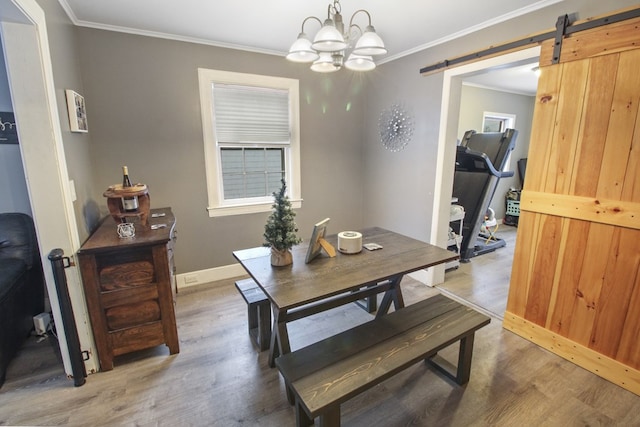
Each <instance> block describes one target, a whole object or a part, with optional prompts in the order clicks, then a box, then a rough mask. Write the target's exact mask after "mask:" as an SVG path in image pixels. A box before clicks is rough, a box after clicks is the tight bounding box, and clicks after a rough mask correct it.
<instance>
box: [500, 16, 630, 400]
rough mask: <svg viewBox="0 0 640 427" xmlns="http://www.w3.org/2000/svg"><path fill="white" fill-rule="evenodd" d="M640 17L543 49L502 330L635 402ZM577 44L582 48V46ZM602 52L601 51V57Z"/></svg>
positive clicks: (591, 31)
mask: <svg viewBox="0 0 640 427" xmlns="http://www.w3.org/2000/svg"><path fill="white" fill-rule="evenodd" d="M638 28H640V19H632V20H629V21H626V22H624V23H617V24H612V25H607V26H605V27H599V28H595V29H591V30H585V31H583V32H580V33H573V34H572V35H571V36H568V37H566V38H565V40H564V42H566V43H563V50H562V55H561V61H560V63H558V64H552V62H551V59H550V58H551V56H549V55H551V54H552V51H553V40H549V41H548V42H545V43H544V46H543V48H542V56H541V59H540V63H541V64H542V65H543V66H542V67H541V70H542V75H541V78H540V81H539V87H538V93H537V100H536V106H535V110H534V119H533V129H532V133H531V145H530V149H529V155H528V161H527V178H526V180H525V183H524V189H523V192H522V199H521V203H520V211H521V215H520V220H519V225H518V239H517V241H516V248H515V252H514V264H513V270H512V274H511V284H510V288H509V298H508V302H507V313H506V314H505V320H504V327H505V328H507V329H510V330H512V331H513V332H515V333H517V334H519V335H521V336H523V337H525V338H527V339H529V340H531V341H534V342H536V343H538V344H540V345H542V346H544V347H545V348H548V349H549V350H551V351H553V352H555V353H557V354H559V355H561V356H563V357H565V358H567V359H569V360H572V361H573V362H575V363H577V364H578V365H580V366H583V367H585V368H586V369H589V370H591V371H592V372H594V373H597V374H598V375H601V376H603V377H604V378H607V379H609V380H611V381H614V382H616V383H617V384H619V385H621V386H623V387H625V388H627V389H628V390H631V391H632V392H634V393H636V394H640V340H639V338H640V48H638V46H640V30H638ZM584 40H590V42H589V45H588V46H586V45H585V43H584ZM609 46H611V48H609Z"/></svg>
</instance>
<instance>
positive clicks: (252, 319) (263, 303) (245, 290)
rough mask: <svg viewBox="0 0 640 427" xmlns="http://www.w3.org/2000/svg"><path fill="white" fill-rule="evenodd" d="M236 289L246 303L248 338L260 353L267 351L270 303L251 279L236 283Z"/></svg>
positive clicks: (269, 330) (269, 337)
mask: <svg viewBox="0 0 640 427" xmlns="http://www.w3.org/2000/svg"><path fill="white" fill-rule="evenodd" d="M236 288H238V291H239V292H240V295H242V298H244V300H245V302H246V303H247V317H248V326H249V336H251V339H252V341H253V343H254V344H255V345H256V346H257V347H258V349H259V350H260V351H264V350H268V349H269V343H270V341H271V303H270V302H269V299H268V298H267V296H266V295H265V294H264V292H263V291H262V289H260V287H259V286H258V284H257V283H256V282H255V281H254V280H253V279H251V278H249V279H242V280H238V281H236Z"/></svg>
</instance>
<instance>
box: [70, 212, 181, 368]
mask: <svg viewBox="0 0 640 427" xmlns="http://www.w3.org/2000/svg"><path fill="white" fill-rule="evenodd" d="M150 217H151V218H150V219H149V224H148V225H147V226H143V225H140V224H135V226H136V231H135V236H134V237H131V238H124V239H122V238H119V237H118V234H117V224H116V222H115V221H114V220H113V219H112V218H111V217H107V218H105V219H104V220H103V222H102V224H101V225H100V226H99V227H98V229H97V230H96V231H95V232H94V233H93V234H92V235H91V237H89V239H88V240H87V241H86V242H85V244H84V245H82V247H81V248H80V251H79V252H78V259H79V262H80V270H81V273H82V282H83V285H84V292H85V298H86V300H87V307H88V309H89V316H90V319H91V327H92V330H93V335H94V340H95V342H96V347H97V349H98V358H99V360H100V369H101V370H103V371H108V370H111V369H113V358H114V357H115V356H119V355H121V354H125V353H129V352H132V351H136V350H141V349H145V348H149V347H155V346H157V345H161V344H166V345H167V347H169V352H170V354H176V353H178V352H179V351H180V346H179V343H178V332H177V328H176V318H175V312H174V302H175V283H174V282H175V280H174V271H173V268H174V267H173V243H174V239H175V229H174V228H175V217H174V216H173V213H172V212H171V209H170V208H161V209H152V210H151V215H150ZM162 224H164V225H162ZM158 226H159V227H158Z"/></svg>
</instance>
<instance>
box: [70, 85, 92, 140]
mask: <svg viewBox="0 0 640 427" xmlns="http://www.w3.org/2000/svg"><path fill="white" fill-rule="evenodd" d="M65 93H66V95H67V111H68V112H69V128H70V129H71V132H84V133H86V132H89V126H88V124H87V109H86V107H85V105H84V97H83V96H82V95H80V94H79V93H78V92H76V91H74V90H71V89H67V90H65Z"/></svg>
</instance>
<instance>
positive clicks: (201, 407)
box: [0, 254, 640, 427]
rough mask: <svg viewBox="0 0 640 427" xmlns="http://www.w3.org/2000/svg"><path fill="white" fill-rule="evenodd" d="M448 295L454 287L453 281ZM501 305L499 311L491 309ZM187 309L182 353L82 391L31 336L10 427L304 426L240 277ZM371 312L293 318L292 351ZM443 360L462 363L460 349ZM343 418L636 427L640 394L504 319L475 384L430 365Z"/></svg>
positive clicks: (15, 371)
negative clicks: (258, 337) (260, 344)
mask: <svg viewBox="0 0 640 427" xmlns="http://www.w3.org/2000/svg"><path fill="white" fill-rule="evenodd" d="M496 255H498V254H496ZM484 256H487V255H484ZM480 260H481V258H474V259H473V260H472V261H471V263H469V264H463V265H462V266H461V268H460V269H458V270H456V271H453V272H451V273H447V277H454V276H455V278H456V279H455V282H456V284H455V286H459V287H460V289H461V288H462V287H463V282H464V277H465V275H469V274H470V273H469V272H475V271H476V270H477V269H479V267H480V264H484V263H485V262H486V263H487V264H489V262H488V261H483V262H479V261H480ZM485 260H486V259H485ZM467 270H468V271H467ZM452 273H454V274H452ZM458 276H460V278H458ZM494 278H495V277H494ZM474 280H475V279H474ZM447 281H449V280H447ZM451 281H452V282H453V281H454V280H453V279H451ZM486 282H487V283H488V282H490V280H488V279H487V281H486ZM487 286H488V285H487ZM442 290H443V291H445V292H450V290H449V287H448V285H446V286H443V288H442ZM403 291H404V296H405V301H406V303H407V304H411V303H412V302H415V301H418V300H420V299H423V298H426V297H428V296H430V295H433V294H435V293H437V292H440V289H438V288H429V287H427V286H424V285H422V284H420V283H418V282H417V281H415V280H413V279H410V278H405V280H404V281H403ZM497 292H498V291H497V290H493V291H491V290H487V291H482V292H480V291H478V292H475V294H477V295H479V296H477V298H476V301H474V304H478V303H481V302H482V300H481V299H482V295H483V294H488V295H490V296H492V298H494V299H495V300H497V299H498V297H496V296H495V294H496V293H497ZM494 310H495V311H500V309H499V308H498V307H497V306H496V307H491V308H490V309H487V311H494ZM176 315H177V320H178V335H179V337H180V349H181V352H180V353H179V354H177V355H173V356H170V355H169V351H168V348H166V347H165V346H159V347H156V348H153V349H149V350H145V351H141V352H137V353H134V354H129V355H125V356H120V357H118V358H116V360H115V368H114V370H112V371H109V372H102V373H98V374H94V375H90V376H89V377H88V378H87V382H86V384H85V385H83V386H81V387H74V386H73V381H72V380H69V379H67V378H66V376H65V374H64V372H63V370H62V367H61V365H60V363H59V361H58V359H57V356H56V354H55V351H54V348H55V347H54V346H52V342H51V340H52V338H48V339H47V340H44V341H41V342H37V341H36V339H35V338H33V339H30V341H29V342H28V344H27V345H26V346H25V347H24V348H23V349H22V351H21V352H20V355H19V356H18V358H17V359H15V360H14V362H13V363H12V364H11V365H10V369H9V373H8V375H7V381H6V382H5V384H4V385H3V387H2V388H0V425H69V426H89V425H90V426H147V425H161V426H164V425H167V426H177V425H180V426H190V425H192V426H221V427H227V426H293V425H295V417H294V410H293V408H292V407H291V406H289V404H288V403H287V400H286V397H285V391H284V386H283V382H282V379H281V378H280V376H279V374H278V371H277V370H276V369H271V368H269V367H268V365H267V352H262V353H258V352H257V351H256V350H255V349H254V347H253V346H252V344H251V341H250V338H249V335H248V334H247V324H246V321H247V319H246V305H245V303H244V300H243V299H242V297H241V296H240V295H239V294H238V293H237V291H236V289H235V287H234V286H233V280H228V281H223V282H217V283H213V284H210V285H203V286H200V287H198V288H194V289H190V290H188V291H183V292H180V293H179V294H178V301H177V305H176ZM368 319H370V315H368V314H367V313H366V312H365V311H364V310H362V309H360V308H358V307H357V306H356V305H349V306H346V307H342V308H339V309H336V310H334V311H331V312H329V313H323V314H320V315H316V316H314V317H311V318H307V319H303V320H300V321H297V322H294V323H292V324H291V325H290V337H291V344H292V347H293V348H294V349H295V348H299V347H301V346H304V345H307V344H309V343H311V342H313V341H315V340H318V339H321V338H324V337H326V336H329V335H331V334H334V333H336V332H338V331H340V330H343V329H344V328H345V327H346V326H345V325H350V326H351V325H354V324H357V323H361V322H364V321H366V320H368ZM441 356H443V357H445V358H448V359H449V360H450V361H452V362H453V361H455V360H454V358H455V356H456V347H455V346H454V347H453V348H450V349H447V350H446V351H443V352H441ZM342 421H343V424H344V425H346V426H384V427H387V426H410V425H411V426H563V427H564V426H594V425H601V426H617V425H619V426H632V425H640V397H638V396H636V395H634V394H632V393H630V392H628V391H626V390H624V389H622V388H620V387H618V386H616V385H614V384H612V383H609V382H608V381H605V380H603V379H601V378H599V377H597V376H595V375H593V374H591V373H590V372H587V371H585V370H584V369H582V368H579V367H578V366H576V365H574V364H572V363H570V362H567V361H565V360H564V359H561V358H559V357H557V356H555V355H553V354H551V353H549V352H547V351H546V350H544V349H542V348H540V347H538V346H536V345H534V344H532V343H530V342H528V341H526V340H524V339H522V338H520V337H518V336H516V335H514V334H512V333H510V332H508V331H506V330H504V329H502V327H501V321H500V319H498V318H497V317H493V319H492V322H491V324H490V325H488V326H487V327H485V328H483V329H481V330H480V331H478V333H477V334H476V340H475V351H474V355H473V364H472V372H471V380H470V382H469V383H468V384H467V385H466V386H465V387H459V386H457V385H455V384H454V383H452V382H451V381H449V380H446V379H444V378H443V377H442V376H440V375H438V374H436V373H435V372H434V371H432V370H431V369H430V368H429V367H428V366H427V365H426V364H424V363H419V364H417V365H415V366H414V367H411V368H409V369H407V370H406V371H404V372H402V373H400V374H398V375H396V376H395V377H393V378H392V379H390V380H388V381H386V382H384V383H382V384H379V385H378V386H376V387H374V388H373V389H371V390H370V391H368V392H366V393H363V394H361V395H360V396H358V397H356V398H354V399H352V400H351V401H349V402H347V403H345V404H344V405H343V407H342Z"/></svg>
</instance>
